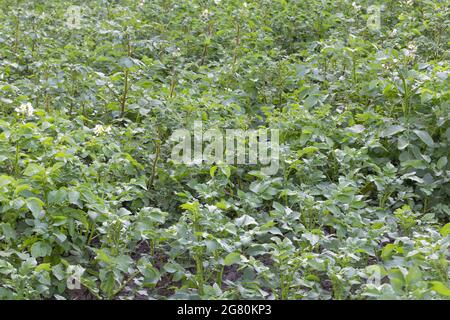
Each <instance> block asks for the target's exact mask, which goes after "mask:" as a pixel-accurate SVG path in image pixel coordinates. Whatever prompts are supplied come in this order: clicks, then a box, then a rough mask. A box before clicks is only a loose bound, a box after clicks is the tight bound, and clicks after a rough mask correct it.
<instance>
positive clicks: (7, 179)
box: [0, 176, 14, 188]
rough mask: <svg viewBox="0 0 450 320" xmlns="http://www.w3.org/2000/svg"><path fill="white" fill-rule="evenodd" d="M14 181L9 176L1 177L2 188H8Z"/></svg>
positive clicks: (0, 185) (0, 184)
mask: <svg viewBox="0 0 450 320" xmlns="http://www.w3.org/2000/svg"><path fill="white" fill-rule="evenodd" d="M13 181H14V179H13V178H11V177H9V176H0V188H1V187H4V186H7V185H8V184H10V183H11V182H13Z"/></svg>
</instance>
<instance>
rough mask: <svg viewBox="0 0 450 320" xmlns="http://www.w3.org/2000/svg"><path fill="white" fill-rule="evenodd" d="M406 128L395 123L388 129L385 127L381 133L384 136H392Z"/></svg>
mask: <svg viewBox="0 0 450 320" xmlns="http://www.w3.org/2000/svg"><path fill="white" fill-rule="evenodd" d="M404 130H405V127H403V126H400V125H397V124H395V125H392V126H389V127H387V128H386V129H384V130H383V132H382V133H381V136H382V137H390V136H393V135H395V134H397V133H399V132H402V131H404Z"/></svg>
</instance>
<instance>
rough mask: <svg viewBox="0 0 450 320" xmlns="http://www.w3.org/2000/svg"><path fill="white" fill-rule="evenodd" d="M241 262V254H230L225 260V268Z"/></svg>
mask: <svg viewBox="0 0 450 320" xmlns="http://www.w3.org/2000/svg"><path fill="white" fill-rule="evenodd" d="M240 261H241V254H240V253H239V252H232V253H230V254H228V255H227V256H226V257H225V259H223V264H224V265H225V266H231V265H232V264H235V263H238V262H240Z"/></svg>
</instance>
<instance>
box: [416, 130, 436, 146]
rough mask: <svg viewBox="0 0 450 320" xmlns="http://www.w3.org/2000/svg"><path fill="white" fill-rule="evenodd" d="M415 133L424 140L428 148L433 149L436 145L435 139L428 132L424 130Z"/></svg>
mask: <svg viewBox="0 0 450 320" xmlns="http://www.w3.org/2000/svg"><path fill="white" fill-rule="evenodd" d="M414 133H415V134H416V135H417V136H418V137H419V138H420V140H422V141H423V142H424V143H425V144H426V145H427V146H429V147H432V146H433V145H434V141H433V138H431V136H430V135H429V133H428V132H426V131H423V130H414Z"/></svg>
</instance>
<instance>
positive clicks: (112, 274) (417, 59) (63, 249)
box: [0, 0, 450, 299]
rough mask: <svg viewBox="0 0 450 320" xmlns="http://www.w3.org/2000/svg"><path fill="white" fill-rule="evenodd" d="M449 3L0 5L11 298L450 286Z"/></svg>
mask: <svg viewBox="0 0 450 320" xmlns="http://www.w3.org/2000/svg"><path fill="white" fill-rule="evenodd" d="M71 5H78V6H79V7H78V8H81V11H80V15H79V16H78V15H77V8H76V7H75V8H73V7H72V8H71V7H70V6H71ZM372 5H380V6H381V7H378V8H380V12H379V13H380V15H379V18H380V25H379V28H378V29H375V30H374V29H373V28H371V26H372V25H371V24H370V23H368V22H374V21H376V13H377V10H375V11H374V10H371V9H370V8H371V7H370V6H372ZM449 7H450V6H449V3H448V1H429V0H423V1H414V0H409V1H403V0H402V1H381V2H379V3H375V2H374V3H372V2H366V1H358V2H351V1H344V0H323V1H319V0H314V1H301V0H298V1H285V0H276V1H268V0H260V1H250V0H249V1H247V2H246V3H244V2H241V1H237V0H229V1H225V0H223V1H219V0H215V1H205V0H184V1H160V0H153V1H130V0H123V1H106V0H93V1H79V2H77V1H66V0H61V1H43V0H35V1H0V9H1V10H0V21H1V23H0V298H2V299H149V298H152V299H166V298H172V299H178V298H186V299H198V298H202V299H448V297H450V281H449V274H450V269H449V260H450V252H449V249H450V236H449V234H450V224H449V216H450V185H449V179H450V166H449V164H448V162H449V141H450V128H449V111H450V108H449V70H450V69H449V59H448V58H449V57H448V45H449V40H450V39H449V33H448V26H449ZM372 8H373V7H372ZM375 8H377V7H375ZM374 19H375V20H374ZM195 120H202V121H203V125H204V127H205V128H209V127H213V126H219V127H221V128H238V129H243V130H247V129H256V128H275V129H278V130H280V144H281V159H280V170H279V171H278V173H277V174H276V175H272V176H269V175H266V174H264V173H263V172H262V171H261V168H260V167H259V166H248V165H227V164H220V163H219V164H214V165H209V164H200V165H184V164H176V163H174V162H173V161H171V160H170V159H171V158H170V155H171V150H172V147H173V144H172V143H171V141H170V139H169V137H170V136H171V134H172V132H174V131H175V130H176V129H179V128H192V125H193V122H194V121H195ZM77 284H79V285H78V286H77Z"/></svg>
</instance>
